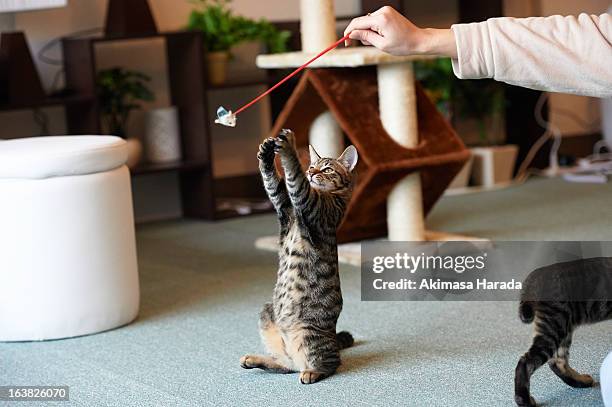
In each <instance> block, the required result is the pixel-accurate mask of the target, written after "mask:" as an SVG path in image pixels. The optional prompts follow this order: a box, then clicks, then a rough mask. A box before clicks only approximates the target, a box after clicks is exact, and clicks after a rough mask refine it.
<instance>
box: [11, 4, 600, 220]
mask: <svg viewBox="0 0 612 407" xmlns="http://www.w3.org/2000/svg"><path fill="white" fill-rule="evenodd" d="M149 2H150V4H151V7H152V9H153V13H154V16H155V18H156V21H157V23H158V26H159V28H160V30H176V29H180V28H181V27H182V26H183V25H184V23H185V21H186V19H187V16H188V14H189V11H190V10H191V7H192V6H191V4H190V3H189V2H188V1H187V0H149ZM106 3H107V2H106V0H69V5H68V7H65V8H61V9H55V10H44V11H32V12H27V13H19V14H17V15H16V17H15V24H16V27H17V29H20V30H23V31H26V33H27V35H28V38H29V41H30V46H31V48H32V49H33V51H34V53H36V52H37V51H38V50H39V49H40V48H41V47H42V46H43V45H44V44H45V43H47V42H48V41H49V40H50V39H52V38H56V37H60V36H63V35H67V34H70V33H73V32H75V31H79V30H84V29H91V28H95V27H102V26H103V24H104V15H105V9H106ZM608 5H609V1H606V0H583V1H576V0H509V1H507V2H506V4H505V9H506V12H507V13H508V15H514V16H518V17H520V16H527V15H533V14H538V13H541V14H542V15H549V14H555V13H560V14H576V13H578V12H580V11H586V12H591V13H600V12H602V11H603V10H605V9H606V8H607V7H608ZM232 7H233V8H234V9H235V10H237V12H238V13H240V14H243V15H245V16H248V17H253V18H260V17H266V18H268V19H270V20H291V19H297V18H298V17H299V1H298V0H266V1H253V0H234V1H233V2H232ZM336 12H337V14H338V15H355V14H359V13H360V1H359V0H337V1H336ZM408 13H409V14H410V16H411V18H412V19H413V20H414V21H415V22H416V23H417V24H421V25H427V26H434V27H436V26H437V27H445V26H448V25H450V24H452V23H453V22H454V21H455V20H456V18H457V6H456V1H455V0H429V1H427V2H416V1H413V2H409V9H408ZM256 53H257V48H256V46H254V45H253V44H251V45H245V46H244V47H242V48H241V49H240V50H238V52H237V59H236V61H235V62H234V69H236V70H238V68H241V69H242V70H241V73H240V74H241V75H242V74H256V73H257V71H256V70H255V69H254V68H253V64H252V55H255V54H256ZM51 55H55V56H57V57H58V58H61V55H60V50H59V47H56V48H55V49H54V50H53V52H52V53H51ZM98 55H99V57H100V59H101V61H104V62H103V63H101V65H102V66H115V65H127V66H129V67H131V68H133V69H139V70H142V71H144V72H146V73H147V74H149V75H151V76H152V78H153V82H152V86H153V88H154V91H155V93H156V94H157V100H156V101H155V102H153V103H151V104H149V105H147V106H146V108H150V107H155V106H163V105H166V104H167V103H168V98H167V83H166V78H165V59H164V58H165V57H164V54H163V44H160V43H156V42H153V43H143V42H133V43H129V44H122V45H111V46H105V47H102V49H100V50H99V51H98ZM249 60H250V61H251V62H250V65H249V63H248V61H249ZM37 65H38V68H39V70H40V72H41V75H42V78H43V82H44V84H45V86H46V87H47V89H49V88H50V87H51V84H52V82H53V78H54V76H55V74H56V72H57V69H58V68H57V67H55V66H49V65H46V64H43V63H41V62H39V61H37ZM245 66H247V68H248V69H246V70H245V68H244V67H245ZM247 71H248V72H247ZM249 72H250V73H249ZM259 90H260V89H257V88H246V89H241V90H233V91H223V92H214V93H212V94H211V99H210V102H209V104H210V106H211V112H209V114H210V115H211V116H212V115H213V114H214V112H213V110H214V109H215V108H216V106H218V105H221V104H223V105H225V106H228V107H231V106H237V105H239V104H240V103H242V102H244V101H246V100H249V98H250V97H253V96H255V95H256V94H257V92H258V91H259ZM568 109H571V111H572V112H573V113H575V114H576V115H578V116H579V118H580V121H581V122H584V123H577V122H576V121H575V120H572V119H570V118H568V116H567V115H565V114H563V111H564V110H568ZM44 112H45V113H46V114H47V115H48V117H49V130H50V132H51V133H53V134H61V133H64V132H65V123H64V120H63V112H62V109H61V108H51V109H44ZM247 113H248V115H247V114H245V115H244V116H242V118H241V120H242V123H243V126H241V127H242V128H244V129H251V130H250V131H251V133H250V134H245V133H241V132H237V131H232V130H228V129H223V128H218V127H217V128H215V131H214V134H213V140H214V148H215V153H216V154H217V155H219V156H223V157H227V158H226V159H225V160H218V161H217V162H216V165H215V169H214V170H215V173H216V174H217V175H236V174H240V173H244V172H248V171H252V170H254V165H255V162H254V160H253V159H252V155H253V154H252V152H253V151H255V148H256V146H257V143H258V140H259V139H260V138H261V137H262V136H263V135H264V134H265V133H266V132H267V129H268V128H269V125H270V124H269V122H268V120H267V117H268V107H267V105H265V104H260V105H259V106H258V107H256V108H254V109H252V110H250V111H247ZM598 117H599V108H598V101H597V100H594V99H592V98H584V97H577V96H567V95H553V97H552V120H553V121H554V123H555V124H557V125H558V126H559V127H560V128H561V130H562V132H563V133H564V134H566V135H567V134H580V133H587V132H590V131H592V130H593V129H592V128H591V127H597V123H598ZM0 122H1V123H2V132H1V133H0V138H2V137H4V138H10V137H25V136H31V135H36V134H39V127H38V126H37V125H36V123H35V121H34V120H33V116H32V112H30V111H21V112H14V113H2V114H0ZM591 123H595V125H594V126H591ZM129 131H130V134H132V135H136V136H138V135H140V134H142V121H141V114H136V115H135V116H134V120H133V121H132V123H131V126H130V129H129ZM168 191H176V176H175V175H173V174H166V175H164V176H161V177H152V179H146V180H144V181H142V182H141V181H140V180H139V179H136V181H135V195H136V201H137V216H138V217H139V218H140V219H144V218H146V219H153V218H157V217H165V216H176V215H178V214H179V212H180V211H179V207H180V205H179V204H180V203H179V202H178V199H179V198H178V194H176V193H174V194H172V193H168ZM161 196H164V197H170V198H169V199H168V200H169V202H166V201H164V200H162V199H161Z"/></svg>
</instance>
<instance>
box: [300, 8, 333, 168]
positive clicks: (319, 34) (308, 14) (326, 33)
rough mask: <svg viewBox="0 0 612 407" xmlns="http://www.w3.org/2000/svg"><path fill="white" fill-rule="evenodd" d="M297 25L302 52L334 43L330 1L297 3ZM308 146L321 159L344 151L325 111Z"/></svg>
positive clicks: (316, 123)
mask: <svg viewBox="0 0 612 407" xmlns="http://www.w3.org/2000/svg"><path fill="white" fill-rule="evenodd" d="M300 24H301V26H300V27H301V28H300V29H301V32H302V50H303V51H304V52H319V51H320V50H322V49H324V48H325V47H327V46H329V44H331V43H333V42H334V41H336V13H335V11H334V1H333V0H301V1H300ZM309 141H310V144H311V145H312V146H313V147H314V148H315V150H317V152H318V153H319V154H320V155H321V157H333V158H335V157H338V156H339V155H340V154H342V151H343V149H344V141H343V136H342V130H341V129H340V126H339V125H338V123H337V122H336V120H335V119H334V117H333V116H332V114H331V113H330V112H329V111H327V112H325V113H322V114H321V115H320V116H319V117H317V119H316V120H315V121H314V123H313V124H312V126H311V127H310V132H309Z"/></svg>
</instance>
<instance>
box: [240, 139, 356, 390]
mask: <svg viewBox="0 0 612 407" xmlns="http://www.w3.org/2000/svg"><path fill="white" fill-rule="evenodd" d="M276 154H278V155H279V156H280V159H281V164H282V167H283V170H284V173H285V179H284V180H283V179H280V178H279V177H278V174H277V173H276V169H275V167H274V157H275V155H276ZM257 158H258V159H259V169H260V172H261V175H262V178H263V182H264V187H265V189H266V192H267V194H268V197H269V198H270V200H271V201H272V204H273V205H274V208H275V209H276V212H277V214H278V219H279V223H280V249H279V268H278V274H277V281H276V286H275V287H274V294H273V298H272V302H271V303H267V304H265V305H264V307H263V310H262V311H261V314H260V319H259V330H260V334H261V338H262V342H263V344H264V345H265V348H266V351H267V352H268V355H265V356H264V355H245V356H243V357H242V358H241V359H240V365H241V366H242V367H243V368H245V369H252V368H259V369H264V370H267V371H270V372H276V373H292V372H300V382H301V383H304V384H310V383H315V382H317V381H319V380H321V379H323V378H325V377H328V376H330V375H332V374H334V373H335V371H336V369H337V368H338V366H339V365H340V350H341V349H344V348H347V347H349V346H351V345H352V344H353V337H352V336H351V334H349V333H348V332H339V333H336V323H337V321H338V317H339V316H340V312H341V311H342V293H341V291H340V276H339V275H338V247H337V243H336V229H337V228H338V226H339V225H340V222H341V221H342V218H343V216H344V212H345V209H346V206H347V204H348V202H349V199H350V197H351V191H352V171H353V169H354V168H355V165H356V164H357V150H356V149H355V147H353V146H350V147H348V148H347V149H346V150H345V151H344V153H342V155H341V156H340V157H339V158H337V159H334V158H321V157H319V155H318V154H317V152H316V151H315V150H314V148H313V147H312V146H311V147H310V160H311V165H310V168H309V169H308V171H307V172H306V173H304V171H303V170H302V167H301V165H300V162H299V159H298V156H297V152H296V149H295V136H294V134H293V132H292V131H290V130H283V131H282V132H281V133H280V135H279V136H278V137H270V138H268V139H266V140H265V141H264V142H263V143H262V144H261V145H260V146H259V153H258V155H257Z"/></svg>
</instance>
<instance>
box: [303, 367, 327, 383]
mask: <svg viewBox="0 0 612 407" xmlns="http://www.w3.org/2000/svg"><path fill="white" fill-rule="evenodd" d="M321 379H323V374H322V373H319V372H313V371H312V370H305V371H303V372H301V373H300V383H302V384H313V383H316V382H318V381H319V380H321Z"/></svg>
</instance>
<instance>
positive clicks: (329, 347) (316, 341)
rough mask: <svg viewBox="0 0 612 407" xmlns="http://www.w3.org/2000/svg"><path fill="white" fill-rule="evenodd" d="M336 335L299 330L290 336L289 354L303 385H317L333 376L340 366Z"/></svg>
mask: <svg viewBox="0 0 612 407" xmlns="http://www.w3.org/2000/svg"><path fill="white" fill-rule="evenodd" d="M335 336H336V334H335V333H333V334H329V335H327V334H325V333H323V332H320V331H318V330H310V329H298V330H296V331H293V332H292V333H291V334H289V335H288V343H287V347H286V349H287V353H288V355H289V357H290V358H291V360H292V361H293V364H294V365H295V367H296V368H297V369H298V370H299V371H300V382H301V383H302V384H312V383H316V382H318V381H320V380H322V379H324V378H326V377H329V376H331V375H332V374H334V373H335V372H336V369H337V368H338V366H340V351H339V349H338V343H337V340H336V337H335Z"/></svg>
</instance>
